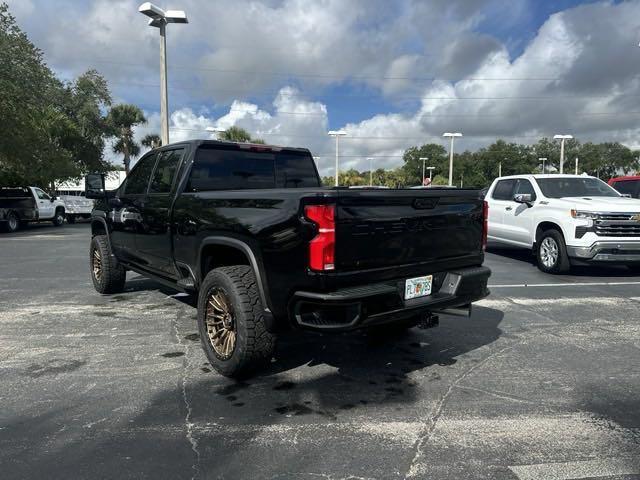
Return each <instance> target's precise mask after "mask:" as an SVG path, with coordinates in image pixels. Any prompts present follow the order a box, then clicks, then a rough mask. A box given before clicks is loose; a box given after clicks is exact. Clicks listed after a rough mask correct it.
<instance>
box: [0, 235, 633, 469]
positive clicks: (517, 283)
mask: <svg viewBox="0 0 640 480" xmlns="http://www.w3.org/2000/svg"><path fill="white" fill-rule="evenodd" d="M88 247H89V227H88V225H87V224H76V225H65V226H64V227H61V228H53V227H50V226H48V225H47V226H45V225H43V226H33V227H29V228H28V229H26V230H24V231H21V232H18V233H16V234H11V235H9V234H3V235H1V236H0V379H1V383H0V405H1V408H0V472H1V473H0V477H1V478H3V479H14V478H65V479H68V478H119V479H121V478H154V479H156V478H171V479H178V478H216V479H217V478H220V479H227V478H229V479H309V480H311V479H322V478H326V479H333V480H336V479H360V478H375V479H396V478H429V479H440V478H442V479H470V478H499V479H503V478H505V479H533V480H535V479H574V478H581V479H582V478H607V479H631V478H640V277H637V276H633V275H631V274H630V273H629V272H628V271H627V270H626V269H624V268H610V269H595V268H585V269H579V270H576V271H574V272H572V274H571V275H563V276H550V275H545V274H542V273H541V272H539V271H538V270H537V269H536V267H535V266H534V265H533V263H532V262H531V258H530V256H529V255H527V254H526V253H522V252H518V251H512V250H498V249H491V250H490V251H489V253H488V254H487V262H486V263H487V265H488V266H489V267H491V268H492V270H493V276H492V278H491V281H490V283H491V290H492V294H491V296H490V297H488V298H487V299H485V300H483V301H481V302H479V303H478V304H477V306H476V307H475V309H474V313H473V315H472V317H471V318H469V319H465V318H458V317H445V316H442V317H441V323H440V326H439V327H438V328H435V329H430V330H419V329H413V330H411V332H410V333H408V334H406V335H404V336H399V337H394V338H388V339H386V341H380V340H372V339H371V338H370V337H368V336H366V335H364V334H350V335H342V336H319V335H315V334H296V335H293V334H290V335H287V336H286V337H284V338H283V339H282V341H281V342H280V345H279V350H278V357H277V360H276V361H274V362H273V363H272V364H271V367H270V368H269V369H268V371H266V372H264V373H263V374H261V375H259V376H257V377H255V378H252V379H250V380H247V381H244V382H234V381H231V380H228V379H225V378H223V377H221V376H219V375H217V374H215V373H214V372H211V369H210V367H209V366H208V365H207V363H206V359H205V357H204V354H203V353H202V351H201V348H200V343H199V339H198V336H197V328H196V324H195V315H196V311H195V308H194V303H195V302H194V299H193V298H192V297H189V296H186V295H183V294H176V293H175V292H173V291H171V290H168V289H165V288H163V287H159V286H158V285H157V284H155V283H154V282H152V281H149V280H145V279H143V278H141V277H138V276H136V275H133V274H131V273H130V274H129V276H128V283H127V288H126V292H124V293H122V294H119V295H113V296H101V295H99V294H98V293H96V292H95V291H94V289H93V287H92V285H91V280H90V277H89V271H88Z"/></svg>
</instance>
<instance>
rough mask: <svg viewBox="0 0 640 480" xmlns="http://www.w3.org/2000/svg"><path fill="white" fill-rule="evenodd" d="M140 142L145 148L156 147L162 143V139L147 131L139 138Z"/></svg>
mask: <svg viewBox="0 0 640 480" xmlns="http://www.w3.org/2000/svg"><path fill="white" fill-rule="evenodd" d="M140 143H141V144H142V146H144V147H147V148H158V147H159V146H160V145H162V140H161V139H160V135H158V134H157V133H149V134H147V135H145V136H144V137H143V138H142V140H140Z"/></svg>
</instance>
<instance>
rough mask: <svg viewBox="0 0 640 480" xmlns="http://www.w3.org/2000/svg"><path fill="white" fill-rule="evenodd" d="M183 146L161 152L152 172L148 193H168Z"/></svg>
mask: <svg viewBox="0 0 640 480" xmlns="http://www.w3.org/2000/svg"><path fill="white" fill-rule="evenodd" d="M183 153H184V149H183V148H179V149H176V150H166V151H164V152H161V153H160V155H159V158H158V163H157V165H156V169H155V171H154V172H153V178H152V179H151V185H150V186H149V193H169V192H170V191H171V187H172V186H173V180H174V179H175V176H176V171H177V170H178V165H179V163H180V158H181V157H182V154H183Z"/></svg>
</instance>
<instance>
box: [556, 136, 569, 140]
mask: <svg viewBox="0 0 640 480" xmlns="http://www.w3.org/2000/svg"><path fill="white" fill-rule="evenodd" d="M553 138H554V139H556V140H563V139H569V138H573V135H554V136H553Z"/></svg>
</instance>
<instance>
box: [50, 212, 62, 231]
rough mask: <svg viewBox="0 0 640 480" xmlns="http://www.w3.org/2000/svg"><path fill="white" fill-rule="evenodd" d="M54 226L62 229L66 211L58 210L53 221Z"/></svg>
mask: <svg viewBox="0 0 640 480" xmlns="http://www.w3.org/2000/svg"><path fill="white" fill-rule="evenodd" d="M51 222H52V223H53V225H54V226H56V227H60V226H61V225H62V224H63V223H64V209H62V208H57V209H56V213H55V215H54V216H53V220H51Z"/></svg>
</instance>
